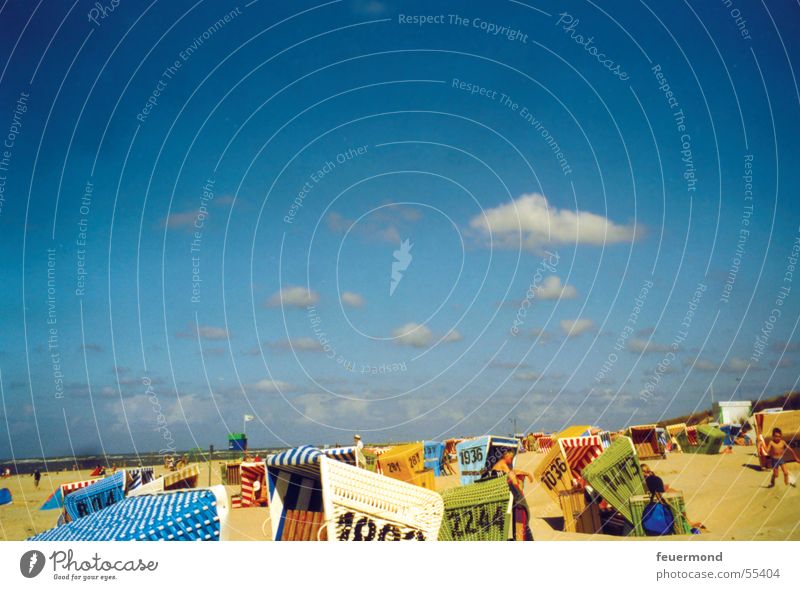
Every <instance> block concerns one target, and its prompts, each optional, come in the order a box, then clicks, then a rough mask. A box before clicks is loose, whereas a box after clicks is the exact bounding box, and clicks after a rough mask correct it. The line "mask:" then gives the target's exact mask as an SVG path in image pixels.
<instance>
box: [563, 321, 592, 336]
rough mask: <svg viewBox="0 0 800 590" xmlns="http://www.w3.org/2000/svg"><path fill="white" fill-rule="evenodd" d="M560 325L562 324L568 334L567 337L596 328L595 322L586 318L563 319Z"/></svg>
mask: <svg viewBox="0 0 800 590" xmlns="http://www.w3.org/2000/svg"><path fill="white" fill-rule="evenodd" d="M559 325H560V326H561V331H562V332H564V334H566V336H567V338H572V337H573V336H580V335H581V334H583V333H584V332H588V331H589V330H592V329H593V328H594V322H593V321H592V320H589V319H585V318H581V319H577V320H561V322H560V323H559Z"/></svg>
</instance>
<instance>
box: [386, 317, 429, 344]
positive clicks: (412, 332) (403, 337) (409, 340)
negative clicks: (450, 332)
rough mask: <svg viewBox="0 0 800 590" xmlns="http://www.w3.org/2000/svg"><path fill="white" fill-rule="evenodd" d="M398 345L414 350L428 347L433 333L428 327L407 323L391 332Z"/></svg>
mask: <svg viewBox="0 0 800 590" xmlns="http://www.w3.org/2000/svg"><path fill="white" fill-rule="evenodd" d="M392 336H394V338H395V341H396V342H397V343H398V344H404V345H406V346H413V347H414V348H424V347H426V346H428V345H430V343H431V341H432V340H433V332H431V329H430V328H428V326H425V325H423V324H417V323H414V322H409V323H407V324H404V325H402V326H400V327H399V328H397V329H395V330H394V331H393V332H392Z"/></svg>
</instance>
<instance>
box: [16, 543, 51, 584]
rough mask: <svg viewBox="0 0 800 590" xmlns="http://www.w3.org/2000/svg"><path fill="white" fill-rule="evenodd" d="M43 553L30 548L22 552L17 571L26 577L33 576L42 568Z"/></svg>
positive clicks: (40, 571)
mask: <svg viewBox="0 0 800 590" xmlns="http://www.w3.org/2000/svg"><path fill="white" fill-rule="evenodd" d="M44 564H45V559H44V553H42V552H41V551H36V549H32V550H30V551H26V552H25V553H23V554H22V557H20V559H19V571H20V572H21V573H22V575H23V576H25V577H26V578H35V577H36V576H38V575H39V574H41V573H42V570H43V569H44Z"/></svg>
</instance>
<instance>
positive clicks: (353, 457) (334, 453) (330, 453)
mask: <svg viewBox="0 0 800 590" xmlns="http://www.w3.org/2000/svg"><path fill="white" fill-rule="evenodd" d="M321 450H322V452H323V453H325V456H326V457H330V458H331V459H336V460H337V461H341V462H342V463H347V464H348V465H353V466H357V465H358V463H357V460H358V452H357V450H356V448H355V447H335V448H333V449H321Z"/></svg>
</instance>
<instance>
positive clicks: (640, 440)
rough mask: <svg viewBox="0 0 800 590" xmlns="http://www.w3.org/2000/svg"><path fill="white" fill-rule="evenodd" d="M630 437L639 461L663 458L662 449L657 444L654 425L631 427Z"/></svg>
mask: <svg viewBox="0 0 800 590" xmlns="http://www.w3.org/2000/svg"><path fill="white" fill-rule="evenodd" d="M630 437H631V440H632V441H633V446H634V447H635V448H636V454H637V455H638V457H639V460H640V461H647V460H650V459H662V458H663V457H664V448H663V447H662V446H661V444H660V443H659V439H658V433H657V432H656V425H655V424H644V425H642V426H631V427H630Z"/></svg>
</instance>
